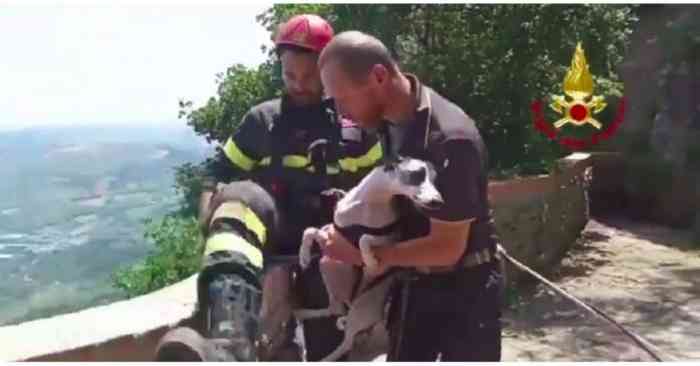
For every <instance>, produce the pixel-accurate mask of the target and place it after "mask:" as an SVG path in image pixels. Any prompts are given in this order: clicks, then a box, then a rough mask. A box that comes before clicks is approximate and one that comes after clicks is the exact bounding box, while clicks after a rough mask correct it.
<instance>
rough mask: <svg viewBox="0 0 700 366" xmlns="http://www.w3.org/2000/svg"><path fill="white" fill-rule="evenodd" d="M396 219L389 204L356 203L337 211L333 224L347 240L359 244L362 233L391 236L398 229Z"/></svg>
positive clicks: (396, 216)
mask: <svg viewBox="0 0 700 366" xmlns="http://www.w3.org/2000/svg"><path fill="white" fill-rule="evenodd" d="M339 209H341V210H342V209H343V208H342V207H339ZM398 219H399V217H398V215H396V213H395V212H394V210H393V209H392V208H390V206H389V205H369V204H357V205H352V206H350V207H349V208H346V210H345V211H341V212H337V213H336V215H335V220H334V223H333V224H334V226H335V228H336V230H338V231H340V233H341V234H343V236H344V237H345V238H346V239H348V241H350V242H351V243H352V244H353V245H355V246H359V243H360V238H361V237H362V236H363V235H373V236H392V237H393V236H394V235H395V234H396V233H397V230H398V223H399V222H398Z"/></svg>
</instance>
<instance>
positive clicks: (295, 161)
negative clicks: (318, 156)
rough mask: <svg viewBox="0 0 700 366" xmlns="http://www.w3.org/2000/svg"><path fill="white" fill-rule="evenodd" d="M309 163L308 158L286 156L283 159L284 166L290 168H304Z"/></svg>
mask: <svg viewBox="0 0 700 366" xmlns="http://www.w3.org/2000/svg"><path fill="white" fill-rule="evenodd" d="M309 163H310V162H309V159H308V158H307V157H306V156H301V155H286V156H284V157H282V165H283V166H286V167H290V168H304V167H306V166H307V165H309Z"/></svg>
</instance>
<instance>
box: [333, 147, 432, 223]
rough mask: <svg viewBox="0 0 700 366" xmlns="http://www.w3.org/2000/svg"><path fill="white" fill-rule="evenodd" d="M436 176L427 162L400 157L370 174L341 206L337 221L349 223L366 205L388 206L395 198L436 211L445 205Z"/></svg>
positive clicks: (359, 215) (344, 198) (337, 212)
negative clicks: (401, 198) (437, 185)
mask: <svg viewBox="0 0 700 366" xmlns="http://www.w3.org/2000/svg"><path fill="white" fill-rule="evenodd" d="M436 176H437V174H436V171H435V168H434V167H433V166H432V164H430V163H429V162H427V161H424V160H419V159H414V158H408V157H400V158H397V159H395V160H392V161H391V162H390V163H387V164H385V165H382V166H378V167H376V168H375V169H374V170H372V172H370V173H369V174H367V175H366V176H365V177H364V178H363V179H362V181H361V182H360V183H359V184H358V185H357V186H355V187H354V188H353V189H352V190H351V191H350V192H348V194H347V195H345V197H343V199H342V200H341V201H340V202H339V203H338V207H339V208H340V211H336V217H335V219H336V221H337V222H344V223H350V222H354V220H356V219H357V217H362V215H361V214H358V213H356V211H357V210H361V209H364V208H363V205H364V204H367V203H371V204H375V205H376V204H379V205H384V204H386V205H389V204H391V202H392V200H393V198H394V197H397V196H403V197H406V198H408V199H409V200H410V201H412V202H413V203H414V204H415V205H416V206H419V207H423V208H427V209H435V208H437V207H439V206H440V205H442V203H443V199H442V195H441V194H440V192H439V191H438V190H437V188H436V186H435V178H436Z"/></svg>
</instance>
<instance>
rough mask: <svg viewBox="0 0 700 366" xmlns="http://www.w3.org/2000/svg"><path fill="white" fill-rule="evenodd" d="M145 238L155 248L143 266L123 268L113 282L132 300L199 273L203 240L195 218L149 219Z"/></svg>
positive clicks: (173, 216) (113, 278)
mask: <svg viewBox="0 0 700 366" xmlns="http://www.w3.org/2000/svg"><path fill="white" fill-rule="evenodd" d="M145 225H146V231H145V234H144V237H145V239H146V240H148V241H149V242H152V243H153V245H154V248H153V250H152V251H151V253H150V254H149V255H148V257H146V259H145V260H144V261H143V262H142V263H139V264H136V265H134V266H131V267H126V268H121V269H119V270H118V271H117V272H115V273H114V275H113V276H112V283H113V284H114V286H116V287H117V288H119V289H122V290H123V291H124V292H125V294H126V295H127V296H128V297H133V296H138V295H143V294H147V293H149V292H152V291H155V290H157V289H160V288H162V287H165V286H167V285H169V284H172V283H175V282H178V281H181V280H183V279H185V278H187V277H188V276H190V275H191V274H193V273H195V272H197V271H198V270H199V267H200V263H201V253H202V250H203V249H202V240H201V238H200V234H199V226H198V225H197V220H196V219H195V218H194V217H192V216H182V215H175V214H174V215H168V216H166V217H165V218H164V219H162V220H161V221H157V222H154V221H151V220H146V222H145Z"/></svg>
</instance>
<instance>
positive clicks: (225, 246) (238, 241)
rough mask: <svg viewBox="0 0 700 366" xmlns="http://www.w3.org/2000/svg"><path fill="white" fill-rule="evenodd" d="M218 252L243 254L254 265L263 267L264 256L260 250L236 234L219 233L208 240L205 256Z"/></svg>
mask: <svg viewBox="0 0 700 366" xmlns="http://www.w3.org/2000/svg"><path fill="white" fill-rule="evenodd" d="M218 251H231V252H236V253H241V254H243V255H244V256H245V257H246V258H247V259H248V260H249V261H250V263H251V264H252V265H254V266H255V267H257V268H262V267H263V254H262V251H260V249H258V248H256V247H255V246H254V245H253V244H250V243H248V242H247V241H246V240H245V239H243V238H241V237H240V236H238V235H236V234H234V233H218V234H214V235H213V236H211V237H210V238H209V239H207V243H206V244H205V246H204V255H205V256H207V255H209V254H211V253H214V252H218Z"/></svg>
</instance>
